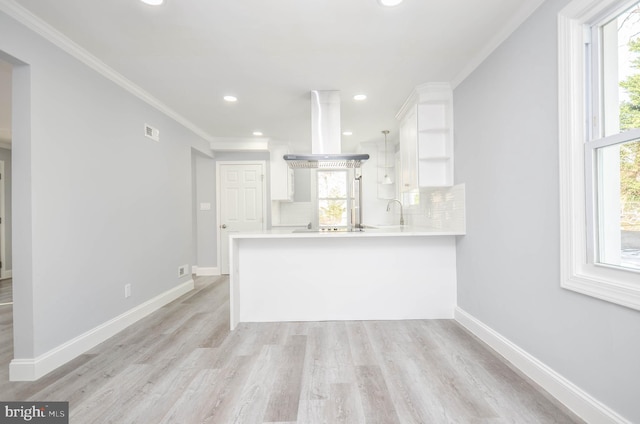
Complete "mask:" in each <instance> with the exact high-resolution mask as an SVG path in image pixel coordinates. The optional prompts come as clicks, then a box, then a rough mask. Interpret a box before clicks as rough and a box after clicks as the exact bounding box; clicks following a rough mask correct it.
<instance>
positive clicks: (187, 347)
mask: <svg viewBox="0 0 640 424" xmlns="http://www.w3.org/2000/svg"><path fill="white" fill-rule="evenodd" d="M2 308H4V307H0V399H2V400H67V401H69V402H70V411H71V416H72V417H73V419H72V421H73V422H83V423H84V422H96V423H100V424H102V423H109V422H113V423H118V424H133V423H140V424H148V423H151V422H153V423H160V422H164V423H185V424H191V423H212V424H220V423H224V424H232V423H233V424H254V423H270V424H275V423H278V424H292V423H301V424H321V423H326V424H335V423H349V424H351V423H366V424H370V423H384V424H392V423H398V422H399V423H402V424H412V423H430V424H431V423H434V424H440V423H447V424H449V423H462V424H473V423H478V424H480V423H482V424H497V423H518V424H520V423H536V424H538V423H545V424H546V423H580V422H581V421H580V420H579V419H577V418H576V417H575V416H574V415H572V414H571V413H570V412H568V411H567V410H566V408H564V407H563V406H562V405H559V404H558V403H557V401H555V400H553V399H552V398H550V396H549V395H548V394H547V393H545V392H543V391H542V390H541V389H540V388H539V387H538V386H536V385H535V384H534V383H532V382H531V381H530V380H528V379H527V378H526V377H523V376H522V375H521V374H520V373H519V372H518V371H517V370H514V369H513V368H512V367H511V366H510V365H509V364H508V363H506V362H505V361H504V360H503V359H502V358H500V357H499V356H498V355H497V354H496V353H495V352H493V351H492V350H491V349H490V348H488V347H487V346H486V345H484V344H483V343H482V342H480V341H478V340H477V339H476V338H475V337H473V336H472V335H470V334H469V333H468V332H466V330H464V329H462V328H461V327H460V326H459V325H458V324H457V323H456V322H455V321H453V320H416V321H366V322H362V321H361V322H297V323H242V324H240V325H239V326H238V329H237V330H235V331H233V332H229V330H228V322H229V321H228V319H229V316H228V314H229V287H228V279H227V278H226V277H198V278H196V280H195V289H194V290H193V291H192V292H190V293H187V294H185V295H183V296H181V297H180V298H179V299H176V300H175V301H174V302H172V303H170V304H168V305H166V306H164V307H163V308H161V309H159V310H158V311H157V312H155V313H153V314H150V315H149V316H148V317H146V318H144V319H142V320H140V321H139V322H137V323H136V324H134V325H132V326H130V327H128V328H127V329H125V330H124V331H122V332H120V333H118V334H117V335H115V336H114V337H112V338H111V339H109V340H107V341H105V342H104V343H101V344H100V345H98V346H96V347H95V348H93V349H91V350H90V351H89V352H87V353H85V354H84V355H81V356H79V357H78V358H76V359H74V360H73V361H71V362H69V363H68V364H65V365H64V366H62V367H60V368H58V369H57V370H54V371H53V372H51V373H50V374H48V375H46V376H44V377H43V378H41V379H40V380H39V381H36V382H9V381H8V367H9V362H10V360H11V357H12V349H13V336H12V334H13V331H12V306H11V305H9V306H6V309H2Z"/></svg>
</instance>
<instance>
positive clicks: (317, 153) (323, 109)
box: [283, 90, 369, 169]
mask: <svg viewBox="0 0 640 424" xmlns="http://www.w3.org/2000/svg"><path fill="white" fill-rule="evenodd" d="M340 151H341V146H340V92H339V91H335V90H325V91H319V90H314V91H312V92H311V154H301V155H298V154H287V155H284V156H283V158H284V160H286V161H287V164H288V165H289V168H333V169H336V168H337V169H345V168H360V167H361V166H362V163H363V162H364V161H366V160H367V159H369V155H368V154H363V153H357V154H349V153H340Z"/></svg>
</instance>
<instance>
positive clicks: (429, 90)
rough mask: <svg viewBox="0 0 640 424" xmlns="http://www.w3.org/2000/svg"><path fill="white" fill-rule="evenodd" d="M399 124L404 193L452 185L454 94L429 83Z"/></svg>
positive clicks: (445, 86) (445, 85) (410, 101)
mask: <svg viewBox="0 0 640 424" xmlns="http://www.w3.org/2000/svg"><path fill="white" fill-rule="evenodd" d="M396 118H397V119H398V120H399V121H400V162H401V166H402V173H401V175H402V184H401V186H400V189H401V191H403V192H407V191H413V190H416V189H419V188H420V187H449V186H452V185H453V93H452V90H451V86H450V85H449V84H448V83H426V84H423V85H420V86H418V87H417V88H416V90H415V91H414V92H413V93H412V94H411V96H410V97H409V99H408V100H407V101H406V102H405V104H404V106H403V107H402V109H401V110H400V112H398V114H397V115H396Z"/></svg>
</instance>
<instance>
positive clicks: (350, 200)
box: [312, 168, 353, 229]
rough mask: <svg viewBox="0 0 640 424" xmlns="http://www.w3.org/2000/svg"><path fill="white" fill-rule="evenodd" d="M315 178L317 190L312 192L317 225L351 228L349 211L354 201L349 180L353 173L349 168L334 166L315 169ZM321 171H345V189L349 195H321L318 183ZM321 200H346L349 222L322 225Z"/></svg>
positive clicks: (319, 226)
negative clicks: (333, 167) (336, 167)
mask: <svg viewBox="0 0 640 424" xmlns="http://www.w3.org/2000/svg"><path fill="white" fill-rule="evenodd" d="M314 171H315V172H314V180H315V184H314V189H315V192H314V193H312V195H313V199H314V208H313V209H314V220H315V223H316V226H317V227H318V228H325V227H326V228H329V227H332V228H333V227H335V228H340V229H344V228H349V225H350V217H349V211H350V210H351V208H352V203H353V193H351V190H350V188H349V181H350V179H351V178H352V174H351V172H350V171H349V170H348V169H332V168H327V169H315V170H314ZM320 172H340V173H344V182H345V189H346V194H347V197H320V194H319V193H318V184H319V179H318V174H319V173H320ZM321 200H345V207H346V209H347V211H346V212H347V223H346V224H345V225H320V201H321Z"/></svg>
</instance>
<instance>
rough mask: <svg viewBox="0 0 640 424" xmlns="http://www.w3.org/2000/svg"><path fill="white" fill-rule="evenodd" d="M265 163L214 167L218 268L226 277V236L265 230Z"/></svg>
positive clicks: (218, 163) (230, 163)
mask: <svg viewBox="0 0 640 424" xmlns="http://www.w3.org/2000/svg"><path fill="white" fill-rule="evenodd" d="M265 169H266V162H264V161H241V162H222V161H221V162H217V163H216V180H217V182H218V183H217V190H216V198H217V199H216V204H217V205H218V213H217V216H218V220H217V221H218V222H217V224H218V252H220V254H219V255H218V264H219V266H220V273H221V274H229V234H230V233H234V232H243V231H259V230H264V229H266V220H265V210H266V195H265V194H266V186H265V184H266V182H265V177H264V176H265Z"/></svg>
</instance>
